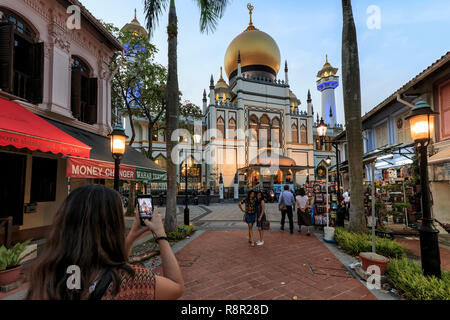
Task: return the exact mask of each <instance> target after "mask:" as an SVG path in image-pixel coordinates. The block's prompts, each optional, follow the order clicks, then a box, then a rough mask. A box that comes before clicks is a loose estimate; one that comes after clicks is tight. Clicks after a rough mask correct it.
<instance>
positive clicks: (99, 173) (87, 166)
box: [67, 158, 136, 180]
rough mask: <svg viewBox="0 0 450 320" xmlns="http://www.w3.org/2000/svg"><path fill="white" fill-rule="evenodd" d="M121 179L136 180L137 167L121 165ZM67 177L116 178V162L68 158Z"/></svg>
mask: <svg viewBox="0 0 450 320" xmlns="http://www.w3.org/2000/svg"><path fill="white" fill-rule="evenodd" d="M119 174H120V179H121V180H136V168H135V167H130V166H125V165H121V166H120V172H119ZM67 177H70V178H88V179H114V163H112V162H104V161H97V160H88V159H80V158H67Z"/></svg>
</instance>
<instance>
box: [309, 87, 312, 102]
mask: <svg viewBox="0 0 450 320" xmlns="http://www.w3.org/2000/svg"><path fill="white" fill-rule="evenodd" d="M311 101H312V99H311V90H309V89H308V102H311Z"/></svg>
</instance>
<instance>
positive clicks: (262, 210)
mask: <svg viewBox="0 0 450 320" xmlns="http://www.w3.org/2000/svg"><path fill="white" fill-rule="evenodd" d="M256 214H257V216H256V218H257V222H256V225H257V227H258V231H259V241H258V242H256V245H257V246H262V245H263V244H264V230H263V226H264V223H265V222H266V203H265V202H264V196H263V193H262V192H261V191H260V192H258V194H257V195H256Z"/></svg>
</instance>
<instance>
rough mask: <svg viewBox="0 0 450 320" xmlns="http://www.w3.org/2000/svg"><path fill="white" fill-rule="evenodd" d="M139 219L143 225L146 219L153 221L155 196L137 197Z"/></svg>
mask: <svg viewBox="0 0 450 320" xmlns="http://www.w3.org/2000/svg"><path fill="white" fill-rule="evenodd" d="M137 204H138V212H139V220H140V222H141V225H142V226H143V227H145V226H146V224H145V222H144V221H145V220H148V221H151V220H152V217H153V198H152V196H151V195H138V197H137Z"/></svg>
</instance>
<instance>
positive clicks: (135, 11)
mask: <svg viewBox="0 0 450 320" xmlns="http://www.w3.org/2000/svg"><path fill="white" fill-rule="evenodd" d="M134 20H137V10H136V8H134Z"/></svg>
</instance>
